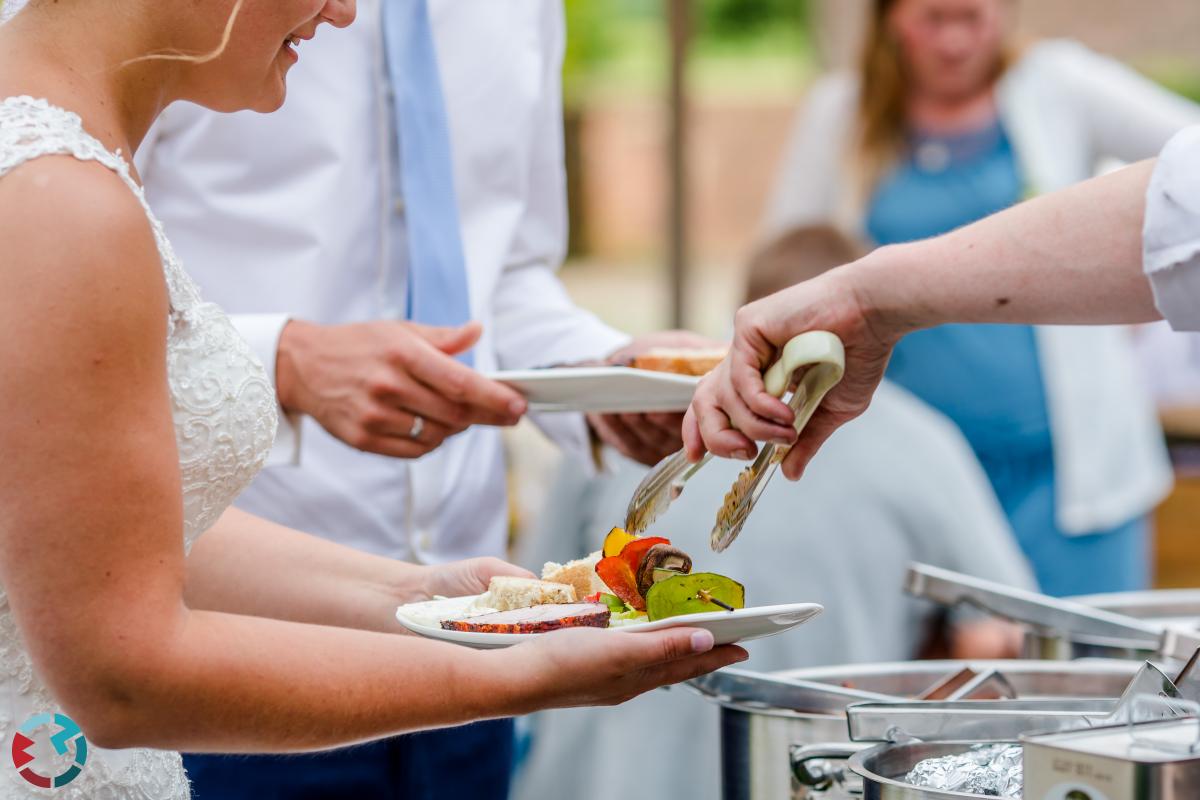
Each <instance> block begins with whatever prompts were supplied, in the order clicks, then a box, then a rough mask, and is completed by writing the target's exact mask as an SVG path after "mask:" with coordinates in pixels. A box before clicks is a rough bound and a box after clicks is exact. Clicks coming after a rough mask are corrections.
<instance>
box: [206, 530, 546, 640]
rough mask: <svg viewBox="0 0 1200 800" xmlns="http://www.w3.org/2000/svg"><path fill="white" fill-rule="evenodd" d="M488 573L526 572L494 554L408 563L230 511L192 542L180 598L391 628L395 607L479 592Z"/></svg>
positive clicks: (320, 621) (296, 618) (395, 627)
mask: <svg viewBox="0 0 1200 800" xmlns="http://www.w3.org/2000/svg"><path fill="white" fill-rule="evenodd" d="M493 575H519V576H529V573H528V572H527V571H526V570H523V569H521V568H520V567H516V566H514V565H512V564H507V563H505V562H504V561H501V560H500V559H497V558H475V559H471V560H469V561H460V562H455V563H453V564H444V565H439V566H417V565H415V564H407V563H405V562H403V561H396V560H394V559H390V558H383V557H381V556H376V555H370V554H368V553H361V552H359V551H357V550H354V549H353V548H350V547H344V546H342V545H339V544H334V543H333V542H328V541H325V540H324V539H321V538H319V537H316V536H311V535H309V534H306V533H300V532H299V531H295V530H292V529H291V528H286V527H284V526H282V525H276V524H275V523H272V522H268V521H267V520H265V519H262V518H260V517H256V516H253V515H251V514H247V513H245V512H243V511H239V510H237V509H230V510H229V511H226V512H225V514H224V515H223V516H222V517H221V520H220V521H219V522H218V523H217V524H216V525H214V526H213V527H212V528H211V529H210V530H208V531H207V532H206V533H205V534H204V535H203V536H201V537H200V539H199V540H198V541H197V542H196V543H195V544H194V545H193V546H192V550H191V552H190V553H189V554H188V558H187V586H186V591H185V593H184V599H185V600H186V602H187V604H188V607H189V608H192V609H197V610H199V609H204V610H210V611H229V612H234V613H238V614H253V615H255V616H260V617H273V618H275V619H284V620H290V621H292V622H310V623H314V624H317V625H337V626H340V627H343V628H358V629H361V630H373V631H384V632H387V631H393V632H395V631H402V630H403V628H401V627H400V625H399V624H398V623H397V622H396V617H395V611H396V606H398V605H400V604H402V603H409V602H412V601H414V600H425V599H428V598H429V597H432V596H433V595H445V596H447V597H455V596H461V595H467V594H475V593H478V592H482V591H484V590H486V589H487V585H488V581H489V580H490V579H491V577H492V576H493Z"/></svg>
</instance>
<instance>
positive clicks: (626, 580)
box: [596, 556, 646, 611]
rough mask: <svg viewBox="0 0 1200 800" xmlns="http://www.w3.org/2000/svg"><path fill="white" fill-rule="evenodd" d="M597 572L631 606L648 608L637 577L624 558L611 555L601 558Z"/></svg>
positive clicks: (639, 608)
mask: <svg viewBox="0 0 1200 800" xmlns="http://www.w3.org/2000/svg"><path fill="white" fill-rule="evenodd" d="M596 574H597V575H599V576H600V580H602V581H604V585H605V586H607V587H608V588H609V589H612V593H613V594H615V595H616V596H617V597H619V598H621V599H622V600H623V601H625V604H626V605H628V606H629V607H630V608H636V609H637V610H638V611H645V610H646V600H645V598H643V597H642V595H641V594H640V593H639V592H638V588H637V579H636V578H635V577H634V576H633V570H632V569H630V567H629V564H627V563H626V562H625V559H624V558H622V557H621V556H609V557H608V558H602V559H600V560H599V561H598V562H597V563H596Z"/></svg>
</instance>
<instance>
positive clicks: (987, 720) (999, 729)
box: [846, 698, 1117, 742]
mask: <svg viewBox="0 0 1200 800" xmlns="http://www.w3.org/2000/svg"><path fill="white" fill-rule="evenodd" d="M1116 708H1117V701H1116V700H1115V699H1112V698H1100V699H1076V698H1042V699H1036V700H957V701H952V702H917V703H862V704H858V705H852V706H850V707H848V708H847V709H846V717H847V723H848V725H849V729H850V738H851V739H853V740H854V741H856V742H899V741H910V740H913V739H916V740H920V741H923V742H1015V741H1017V740H1019V739H1020V737H1021V735H1022V734H1025V733H1030V732H1034V731H1036V732H1050V731H1065V730H1076V729H1079V728H1090V727H1095V726H1097V725H1100V724H1103V723H1104V722H1105V721H1107V720H1109V719H1111V717H1112V714H1113V712H1114V711H1115V710H1116Z"/></svg>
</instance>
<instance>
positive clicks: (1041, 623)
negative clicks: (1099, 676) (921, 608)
mask: <svg viewBox="0 0 1200 800" xmlns="http://www.w3.org/2000/svg"><path fill="white" fill-rule="evenodd" d="M904 589H905V591H906V592H908V593H909V594H911V595H913V596H914V597H923V598H925V599H927V600H933V601H934V602H937V603H941V604H942V605H946V606H953V605H957V604H959V603H966V604H968V605H972V606H975V607H976V608H979V609H981V610H983V611H987V612H989V613H991V614H995V615H996V616H999V617H1004V618H1005V619H1009V620H1012V621H1014V622H1021V623H1024V624H1026V625H1031V626H1033V627H1035V628H1037V629H1039V630H1041V631H1044V632H1048V633H1051V634H1059V635H1071V636H1076V637H1087V638H1088V639H1089V640H1090V641H1096V642H1111V643H1114V644H1118V645H1121V646H1129V645H1131V644H1132V645H1135V646H1137V647H1138V648H1139V649H1144V650H1153V651H1156V652H1157V653H1158V654H1159V655H1161V656H1163V657H1165V658H1169V659H1174V660H1176V661H1185V660H1187V659H1188V658H1190V657H1191V656H1192V654H1193V653H1194V652H1195V651H1196V649H1197V647H1200V636H1198V635H1197V634H1196V632H1194V631H1186V630H1183V629H1180V628H1173V627H1170V626H1166V627H1164V626H1163V625H1161V624H1157V623H1151V622H1146V621H1143V620H1140V619H1136V618H1134V617H1129V616H1126V615H1124V614H1116V613H1113V612H1111V611H1104V610H1101V609H1098V608H1092V607H1091V606H1087V605H1084V604H1082V603H1077V602H1074V601H1072V600H1064V599H1061V598H1057V597H1049V596H1047V595H1044V594H1038V593H1037V592H1030V591H1025V590H1023V589H1016V588H1013V587H1011V586H1005V585H1004V584H1001V583H995V582H993V581H987V580H983V579H982V578H976V577H974V576H971V575H964V574H962V573H959V572H953V571H951V570H948V569H942V568H940V567H934V566H930V565H928V564H911V565H909V568H908V575H907V578H906V579H905V586H904Z"/></svg>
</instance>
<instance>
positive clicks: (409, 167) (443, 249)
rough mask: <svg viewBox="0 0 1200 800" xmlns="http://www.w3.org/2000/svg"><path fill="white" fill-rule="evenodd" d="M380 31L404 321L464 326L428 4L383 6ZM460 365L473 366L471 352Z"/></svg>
mask: <svg viewBox="0 0 1200 800" xmlns="http://www.w3.org/2000/svg"><path fill="white" fill-rule="evenodd" d="M383 31H384V47H385V50H386V53H387V63H388V77H389V78H390V79H391V82H392V91H393V97H394V98H395V100H394V102H393V104H392V105H393V109H394V111H395V115H396V130H397V132H398V135H399V138H400V150H399V154H400V158H399V163H398V164H397V167H398V169H399V170H400V172H401V175H400V177H399V181H398V185H399V186H400V187H401V190H402V191H403V192H404V205H403V207H404V213H405V215H406V219H405V222H406V224H407V236H408V255H409V260H408V284H407V293H406V297H407V300H406V306H407V308H406V314H405V316H406V317H407V318H408V319H410V320H412V321H413V322H422V323H425V324H426V325H445V326H455V325H462V324H463V323H464V322H467V321H469V320H470V319H471V303H470V296H469V294H468V290H467V270H466V259H465V258H464V256H463V247H462V239H461V233H460V229H459V224H458V203H457V201H456V199H455V194H454V166H453V162H452V161H451V158H450V127H449V124H448V123H447V121H446V107H445V103H444V101H443V99H442V81H441V76H440V75H439V73H438V64H437V52H436V50H435V49H434V43H433V29H432V27H431V26H430V23H429V6H428V3H427V2H426V0H383ZM459 359H460V360H461V361H463V362H464V363H466V364H468V365H472V364H473V363H474V359H473V357H472V353H470V352H467V353H465V354H463V355H461V356H459Z"/></svg>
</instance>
